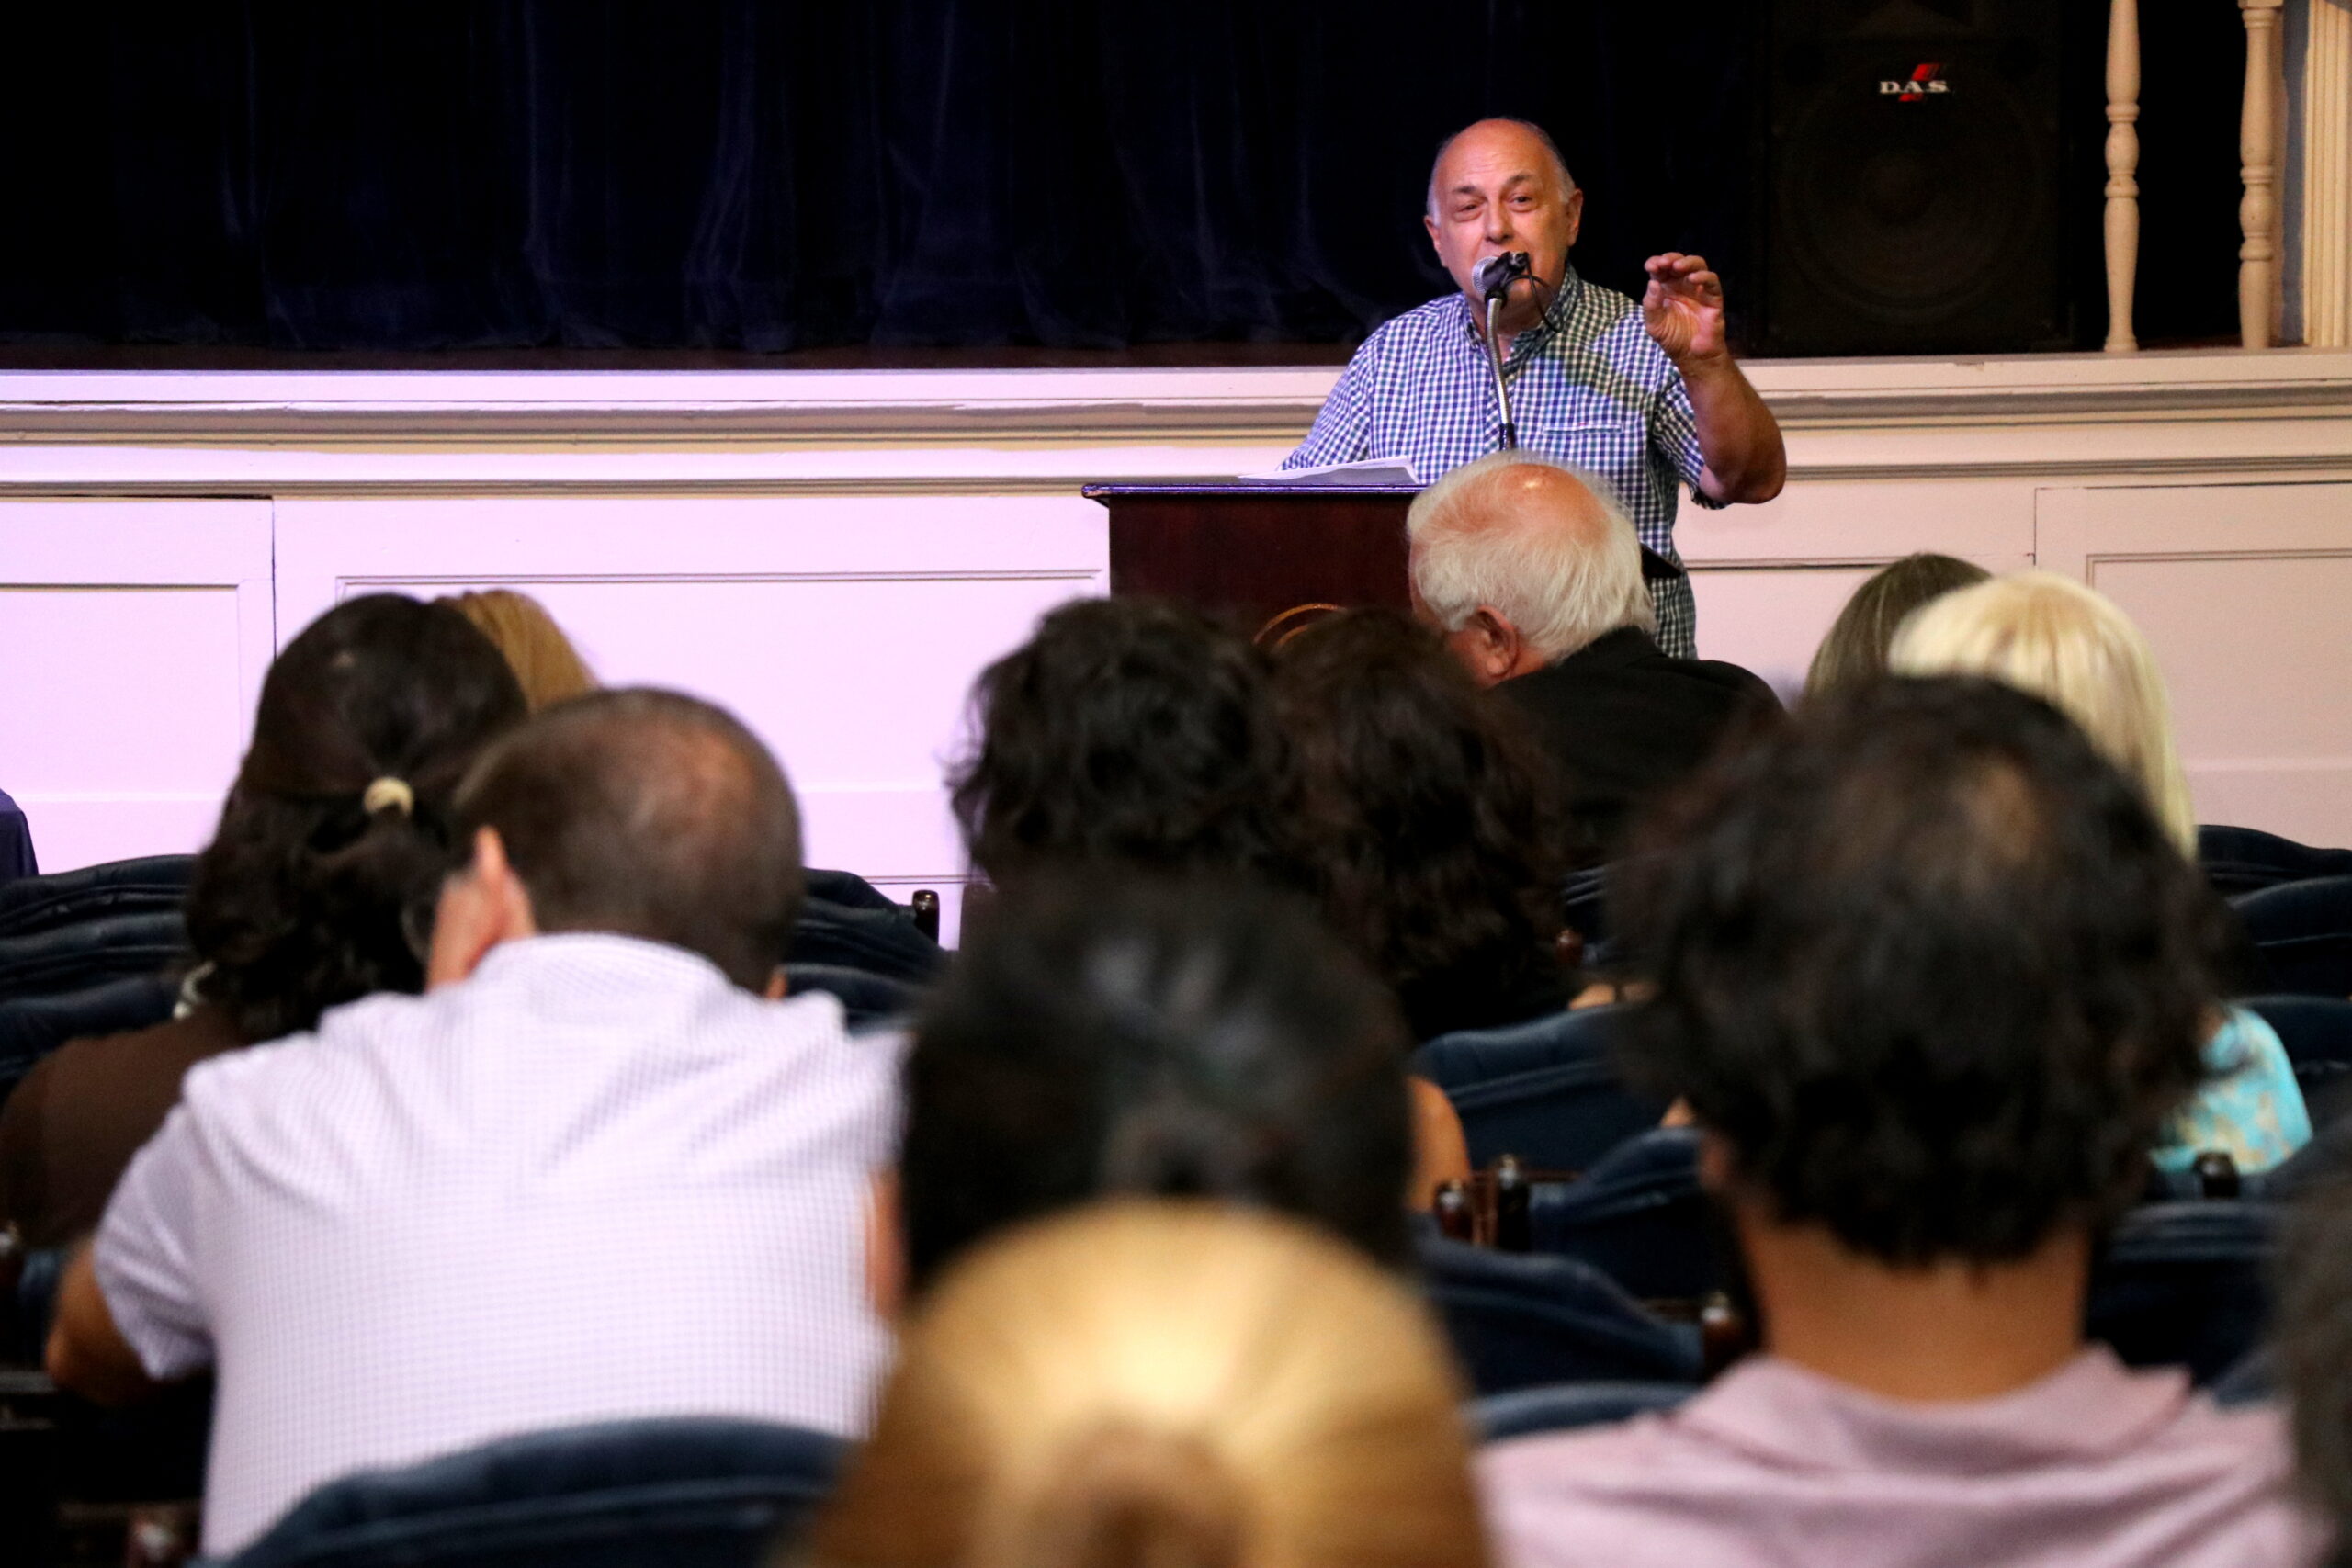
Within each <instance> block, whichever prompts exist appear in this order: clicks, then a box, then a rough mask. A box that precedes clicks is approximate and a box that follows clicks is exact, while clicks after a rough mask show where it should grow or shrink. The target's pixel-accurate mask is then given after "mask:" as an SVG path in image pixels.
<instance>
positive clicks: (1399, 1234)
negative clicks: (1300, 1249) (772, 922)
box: [899, 874, 1410, 1292]
mask: <svg viewBox="0 0 2352 1568" xmlns="http://www.w3.org/2000/svg"><path fill="white" fill-rule="evenodd" d="M1408 1044H1409V1042H1408V1039H1407V1036H1406V1034H1405V1031H1404V1027H1403V1023H1402V1021H1400V1020H1399V1019H1398V1017H1397V1010H1396V1004H1395V1002H1394V1001H1392V1000H1391V999H1390V998H1389V997H1388V995H1387V993H1386V992H1385V990H1384V988H1383V987H1381V986H1380V985H1379V983H1378V982H1377V981H1375V980H1374V978H1373V977H1372V976H1370V975H1368V974H1367V973H1365V971H1364V969H1363V965H1362V964H1359V963H1357V962H1356V960H1355V959H1353V958H1352V957H1351V956H1350V955H1349V954H1348V953H1347V952H1346V951H1345V950H1344V949H1342V948H1341V947H1340V945H1339V944H1338V943H1337V942H1334V941H1333V940H1332V939H1331V938H1330V937H1329V935H1327V934H1326V933H1325V932H1324V931H1322V929H1321V928H1320V926H1319V925H1317V922H1316V921H1315V919H1314V918H1313V915H1312V912H1311V911H1310V910H1308V909H1307V908H1306V907H1305V906H1303V905H1298V904H1294V903H1293V902H1292V901H1291V900H1289V899H1288V898H1286V897H1282V896H1279V895H1276V894H1273V893H1270V892H1267V891H1265V890H1263V889H1262V888H1260V887H1257V886H1251V885H1250V884H1247V883H1242V882H1233V881H1226V880H1223V879H1187V880H1181V881H1173V880H1167V879H1162V878H1157V877H1151V876H1136V875H1132V874H1130V875H1117V874H1098V875H1095V876H1091V877H1083V878H1074V879H1069V880H1061V879H1046V880H1045V881H1044V882H1042V883H1035V884H1031V885H1028V886H1023V887H1022V888H1019V889H1016V890H1015V891H1014V892H1012V893H1009V894H1008V895H1007V896H1006V897H1005V898H1004V899H1003V900H1002V901H1001V902H1000V903H999V904H998V905H997V906H995V908H992V909H991V910H990V911H989V917H988V919H986V920H984V921H982V922H979V924H978V928H977V929H975V930H972V931H968V932H967V942H966V943H965V946H964V950H963V952H962V953H960V954H958V956H957V960H956V964H955V966H954V967H953V968H952V969H950V970H949V971H948V975H947V978H946V979H945V980H944V982H943V983H942V984H941V986H940V987H939V988H938V990H937V991H936V992H935V993H934V994H933V997H932V999H931V1002H930V1005H929V1006H928V1008H927V1009H926V1010H924V1012H923V1013H922V1016H921V1017H920V1018H919V1019H918V1021H917V1022H916V1027H915V1036H914V1045H913V1049H912V1050H911V1052H910V1054H909V1056H908V1060H907V1071H906V1093H907V1121H906V1139H905V1144H904V1146H903V1148H902V1150H901V1152H900V1155H899V1183H900V1191H899V1201H900V1208H901V1213H902V1224H903V1230H904V1235H905V1245H906V1258H907V1265H908V1274H909V1279H910V1282H911V1284H912V1285H913V1287H914V1288H915V1289H916V1290H917V1291H918V1292H920V1291H922V1290H923V1289H925V1288H926V1287H927V1286H928V1285H929V1284H930V1283H931V1281H932V1280H933V1279H934V1278H935V1277H936V1276H937V1275H938V1273H939V1271H940V1269H942V1268H943V1267H944V1265H945V1264H947V1263H948V1262H949V1261H950V1260H951V1259H953V1258H955V1257H956V1255H958V1254H959V1253H961V1252H963V1251H964V1250H965V1249H966V1248H967V1247H971V1246H972V1245H973V1244H974V1243H976V1242H978V1241H980V1240H982V1239H983V1238H985V1237H987V1236H989V1235H992V1234H994V1233H995V1232H997V1231H1000V1230H1002V1229H1004V1228H1005V1227H1007V1226H1009V1225H1012V1224H1015V1223H1017V1222H1019V1221H1023V1220H1027V1219H1033V1218H1035V1217H1037V1216H1040V1215H1043V1214H1048V1213H1054V1212H1056V1211H1057V1210H1060V1209H1067V1208H1072V1207H1075V1206H1077V1205H1079V1204H1081V1203H1086V1202H1090V1201H1093V1200H1094V1199H1097V1198H1100V1197H1104V1196H1107V1195H1114V1194H1125V1195H1130V1196H1140V1197H1216V1198H1224V1199H1230V1200H1233V1201H1237V1202H1242V1203H1250V1204H1254V1205H1258V1206H1261V1207H1265V1208H1270V1209H1278V1210H1283V1211H1285V1212H1287V1213H1294V1214H1297V1215H1300V1216H1303V1217H1305V1218H1306V1219H1310V1220H1313V1221H1316V1222H1317V1223H1319V1224H1323V1225H1325V1226H1327V1227H1328V1228H1329V1229H1330V1230H1332V1231H1333V1232H1335V1233H1337V1234H1338V1235H1341V1236H1343V1237H1345V1238H1346V1239H1348V1240H1351V1241H1352V1242H1354V1243H1355V1244H1356V1245H1357V1246H1358V1247H1361V1248H1363V1250H1364V1251H1365V1252H1366V1253H1368V1254H1370V1255H1371V1256H1372V1257H1374V1258H1377V1259H1379V1260H1380V1261H1382V1262H1384V1263H1388V1264H1393V1265H1399V1266H1401V1265H1402V1264H1404V1262H1405V1261H1406V1260H1407V1258H1408V1257H1409V1256H1410V1246H1409V1243H1408V1235H1407V1230H1406V1223H1405V1214H1404V1211H1403V1209H1402V1207H1401V1206H1400V1204H1399V1201H1398V1200H1399V1197H1400V1195H1402V1194H1403V1193H1404V1192H1405V1190H1406V1183H1407V1180H1408V1171H1409V1168H1410V1154H1409V1148H1410V1145H1409V1133H1408V1111H1407V1098H1406V1090H1405V1068H1404V1063H1405V1053H1406V1050H1407V1048H1408Z"/></svg>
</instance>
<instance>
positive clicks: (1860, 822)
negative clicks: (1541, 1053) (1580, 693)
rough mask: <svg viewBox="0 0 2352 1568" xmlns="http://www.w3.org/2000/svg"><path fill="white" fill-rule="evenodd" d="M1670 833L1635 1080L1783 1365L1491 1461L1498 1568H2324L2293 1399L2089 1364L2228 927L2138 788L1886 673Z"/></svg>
mask: <svg viewBox="0 0 2352 1568" xmlns="http://www.w3.org/2000/svg"><path fill="white" fill-rule="evenodd" d="M1671 817H1672V819H1671V820H1670V821H1662V822H1659V823H1658V824H1657V837H1656V839H1655V840H1654V842H1652V843H1649V844H1647V845H1646V846H1645V853H1644V854H1642V855H1641V856H1639V857H1637V858H1636V860H1635V861H1634V862H1633V863H1631V866H1632V871H1633V874H1632V875H1631V877H1630V878H1629V881H1630V886H1629V888H1628V894H1629V897H1628V901H1627V908H1628V910H1629V913H1630V915H1631V917H1632V920H1631V926H1632V931H1633V933H1634V938H1635V940H1636V942H1637V945H1638V947H1639V950H1640V951H1641V953H1643V955H1644V957H1645V960H1646V962H1647V964H1648V965H1649V967H1650V970H1651V972H1652V973H1653V974H1654V976H1655V977H1656V982H1657V997H1656V1000H1655V1001H1654V1002H1653V1003H1652V1004H1650V1005H1649V1006H1647V1007H1645V1009H1644V1010H1642V1011H1641V1012H1640V1013H1639V1014H1637V1015H1636V1017H1635V1021H1634V1032H1633V1038H1632V1039H1631V1040H1630V1041H1629V1043H1628V1047H1629V1048H1628V1050H1627V1053H1626V1064H1627V1067H1628V1070H1629V1071H1631V1072H1633V1073H1634V1074H1636V1075H1638V1076H1639V1077H1641V1078H1642V1079H1643V1080H1644V1081H1645V1084H1646V1085H1647V1087H1650V1088H1654V1089H1659V1090H1661V1091H1663V1092H1666V1093H1670V1094H1674V1095H1679V1096H1681V1097H1683V1098H1684V1099H1685V1100H1687V1101H1688V1103H1689V1104H1690V1106H1691V1109H1692V1110H1693V1111H1694V1112H1695V1113H1696V1116H1697V1119H1698V1122H1699V1123H1700V1125H1701V1126H1702V1129H1703V1130H1704V1135H1705V1158H1704V1167H1705V1170H1706V1174H1707V1177H1708V1179H1709V1181H1710V1183H1711V1185H1712V1186H1713V1189H1714V1190H1716V1192H1717V1194H1718V1196H1719V1197H1720V1198H1721V1200H1722V1201H1724V1204H1725V1206H1726V1208H1727V1209H1728V1211H1729V1213H1730V1217H1731V1220H1732V1224H1733V1226H1734V1228H1735V1230H1736V1233H1737V1235H1738V1236H1739V1239H1740V1243H1741V1247H1742V1250H1743V1252H1744V1254H1745V1255H1746V1258H1747V1265H1748V1271H1749V1276H1750V1279H1751V1280H1752V1283H1753V1286H1754V1289H1755V1292H1756V1298H1757V1303H1758V1308H1759V1309H1760V1314H1761V1320H1762V1325H1763V1332H1764V1343H1765V1348H1766V1353H1765V1354H1764V1355H1762V1356H1760V1357H1758V1358H1754V1359H1749V1360H1747V1361H1746V1362H1744V1363H1742V1364H1740V1365H1737V1366H1736V1367H1735V1368H1733V1369H1732V1371H1729V1372H1728V1373H1726V1374H1725V1375H1724V1376H1723V1377H1722V1378H1721V1379H1720V1380H1718V1381H1717V1382H1714V1383H1713V1385H1711V1386H1710V1387H1708V1388H1707V1389H1706V1390H1704V1391H1703V1392H1702V1393H1700V1394H1699V1395H1697V1396H1696V1397H1695V1398H1694V1399H1692V1400H1691V1402H1690V1403H1689V1404H1685V1405H1684V1406H1683V1407H1682V1408H1681V1409H1680V1410H1679V1411H1677V1412H1675V1413H1673V1414H1671V1415H1668V1416H1649V1417H1643V1418H1639V1419H1637V1420H1635V1421H1634V1422H1632V1423H1629V1424H1627V1425H1625V1426H1623V1427H1614V1428H1609V1429H1603V1430H1596V1431H1590V1432H1584V1433H1577V1434H1567V1435H1554V1436H1546V1437H1539V1438H1526V1439H1521V1440H1518V1441H1513V1442H1508V1443H1503V1444H1499V1445H1497V1446H1495V1447H1494V1448H1491V1449H1489V1450H1487V1453H1486V1455H1485V1457H1484V1460H1483V1464H1482V1469H1483V1480H1484V1483H1485V1485H1486V1489H1487V1500H1488V1504H1489V1518H1490V1520H1491V1522H1492V1523H1493V1526H1494V1528H1495V1529H1496V1530H1497V1532H1498V1540H1499V1542H1500V1545H1501V1554H1502V1555H1503V1557H1504V1558H1505V1559H1506V1560H1507V1561H1510V1562H1514V1563H1517V1564H1520V1565H1521V1568H1557V1565H1565V1564H1570V1563H1581V1562H1591V1563H1606V1564H1609V1565H1610V1568H1634V1565H1638V1564H1644V1563H1657V1564H1666V1563H1672V1564H1675V1565H1676V1568H1691V1565H1694V1564H1695V1565H1713V1564H1740V1563H1759V1564H1760V1563H1790V1562H1868V1563H1872V1564H1876V1565H1881V1568H1898V1565H1901V1564H1906V1563H1917V1564H1928V1563H1939V1564H1940V1563H1958V1562H2000V1563H2012V1564H2018V1563H2039V1564H2050V1565H2056V1564H2062V1563H2063V1564H2083V1563H2093V1562H2096V1563H2099V1564H2103V1565H2108V1568H2128V1565H2138V1564H2147V1565H2149V1568H2155V1565H2157V1564H2163V1565H2165V1568H2196V1565H2199V1564H2211V1565H2212V1568H2221V1565H2222V1564H2228V1565H2230V1568H2258V1565H2263V1564H2300V1563H2302V1562H2307V1561H2309V1559H2310V1556H2311V1553H2312V1550H2313V1547H2314V1544H2315V1540H2314V1531H2313V1528H2312V1522H2311V1521H2310V1520H2309V1519H2308V1518H2307V1517H2305V1516H2304V1515H2303V1514H2302V1513H2301V1511H2300V1510H2299V1509H2298V1508H2297V1507H2296V1506H2295V1505H2294V1504H2293V1502H2292V1500H2291V1498H2290V1496H2289V1495H2288V1489H2287V1480H2288V1473H2287V1472H2288V1465H2287V1452H2286V1440H2285V1432H2284V1428H2283V1426H2282V1424H2281V1423H2280V1421H2279V1419H2278V1416H2277V1415H2276V1414H2275V1413H2274V1412H2271V1411H2267V1410H2259V1409H2256V1410H2244V1411H2237V1412H2230V1413H2224V1412H2222V1411H2220V1410H2217V1409H2215V1408H2214V1407H2213V1406H2212V1405H2211V1404H2210V1403H2209V1402H2207V1401H2206V1399H2205V1398H2204V1397H2203V1396H2202V1395H2199V1394H2195V1393H2191V1392H2190V1390H2189V1388H2188V1380H2187V1376H2186V1374H2185V1373H2183V1372H2180V1371H2127V1370H2126V1369H2125V1368H2124V1367H2123V1366H2122V1365H2121V1364H2120V1362H2119V1361H2117V1359H2115V1357H2114V1356H2113V1355H2112V1354H2111V1353H2110V1352H2109V1351H2108V1350H2107V1349H2105V1348H2086V1347H2085V1346H2084V1344H2083V1341H2082V1332H2083V1328H2082V1325H2083V1314H2084V1303H2085V1296H2086V1289H2087V1278H2088V1271H2089V1266H2090V1254H2091V1247H2092V1237H2093V1235H2094V1233H2095V1231H2096V1230H2097V1229H2098V1227H2099V1226H2100V1225H2101V1224H2104V1223H2105V1222H2106V1221H2108V1220H2109V1218H2110V1217H2111V1216H2113V1215H2115V1214H2116V1213H2120V1211H2121V1209H2122V1208H2124V1207H2125V1206H2126V1205H2127V1204H2128V1203H2129V1202H2130V1201H2131V1198H2132V1196H2133V1195H2134V1194H2135V1193H2136V1192H2137V1191H2138V1190H2140V1186H2141V1182H2142V1179H2143V1173H2144V1170H2145V1161H2146V1156H2147V1151H2148V1148H2149V1146H2150V1145H2151V1143H2152V1142H2153V1141H2154V1137H2155V1135H2156V1134H2157V1131H2158V1129H2159V1128H2160V1127H2161V1126H2162V1124H2163V1122H2164V1121H2165V1118H2166V1117H2167V1116H2169V1115H2170V1114H2171V1113H2172V1111H2173V1110H2174V1109H2175V1107H2176V1106H2177V1104H2178V1103H2179V1101H2180V1100H2182V1099H2183V1098H2184V1097H2185V1096H2186V1095H2187V1094H2188V1091H2189V1090H2190V1089H2191V1088H2192V1087H2193V1086H2194V1085H2195V1084H2196V1083H2197V1081H2198V1078H2199V1074H2200V1071H2201V1067H2200V1060H2199V1040H2200V1037H2201V1035H2202V1032H2203V1030H2204V1027H2205V1019H2206V1010H2207V1007H2208V1005H2209V1003H2208V998H2209V997H2210V994H2211V991H2210V974H2209V970H2210V964H2211V948H2212V941H2211V922H2210V919H2209V914H2210V905H2209V904H2208V903H2207V902H2206V900H2205V896H2204V891H2203V888H2202V886H2201V884H2200V882H2199V878H2198V876H2197V874H2196V873H2195V872H2194V871H2193V870H2192V869H2191V868H2190V867H2189V866H2188V863H2186V862H2185V861H2183V860H2182V859H2181V857H2180V855H2179V854H2178V853H2177V852H2176V851H2175V850H2174V848H2173V847H2172V845H2171V843H2170V841H2169V840H2168V839H2167V836H2166V835H2165V831H2164V829H2163V828H2162V827H2161V826H2160V825H2159V822H2158V820H2157V818H2155V817H2154V815H2153V814H2152V813H2151V812H2150V811H2149V809H2148V807H2147V806H2146V803H2145V802H2144V801H2143V799H2142V797H2141V795H2140V792H2139V791H2138V790H2137V789H2136V788H2134V787H2133V785H2132V784H2131V781H2129V780H2127V779H2126V778H2124V777H2123V776H2122V775H2121V774H2120V773H2118V772H2117V771H2116V770H2115V769H2114V768H2112V767H2111V766H2109V764H2108V763H2107V762H2106V761H2104V760H2102V759H2101V758H2100V756H2099V755H2098V753H2097V752H2096V751H2095V750H2093V749H2092V748H2091V746H2090V745H2089V744H2088V743H2087V742H2086V740H2085V739H2084V738H2083V736H2082V735H2081V733H2080V732H2079V731H2078V730H2076V729H2075V728H2074V727H2073V726H2072V725H2070V724H2069V723H2067V722H2066V721H2065V720H2064V718H2063V717H2062V716H2059V715H2058V714H2057V713H2055V712H2054V711H2052V709H2050V708H2048V707H2046V706H2045V705H2042V704H2041V703H2040V702H2039V701H2036V700H2035V699H2033V698H2030V697H2028V696H2025V695H2023V694H2018V693H2016V692H2013V691H2009V690H2007V689H2005V688H2003V687H2001V686H1998V685H1996V684H1993V683H1991V682H1982V681H1962V680H1946V681H1900V682H1883V683H1880V684H1878V685H1876V686H1872V687H1867V688H1864V689H1863V690H1860V691H1859V692H1855V693H1853V694H1849V695H1848V696H1845V697H1843V698H1833V699H1831V700H1829V701H1827V702H1826V703H1823V704H1820V705H1808V710H1807V712H1806V713H1804V715H1803V716H1801V717H1800V719H1799V720H1798V721H1797V723H1796V724H1795V725H1794V726H1793V727H1792V729H1791V730H1789V731H1788V732H1786V733H1784V734H1783V735H1781V736H1779V737H1777V738H1774V739H1769V740H1766V741H1765V742H1763V743H1762V744H1760V745H1759V746H1758V747H1756V748H1753V749H1751V750H1747V751H1745V752H1743V753H1742V754H1740V755H1739V756H1736V757H1735V758H1732V759H1730V760H1728V761H1726V762H1725V763H1724V765H1722V766H1721V767H1719V768H1717V769H1716V770H1714V771H1713V773H1711V774H1710V775H1709V777H1708V779H1707V781H1706V782H1705V783H1704V784H1702V785H1700V786H1698V788H1697V789H1696V790H1695V791H1694V792H1693V793H1692V795H1691V796H1689V797H1688V798H1687V799H1686V800H1684V801H1683V802H1680V803H1679V807H1678V808H1677V809H1676V810H1674V811H1673V812H1672V813H1671ZM2053 954H2063V955H2064V961H2063V962H2053V956H2052V955H2053Z"/></svg>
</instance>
